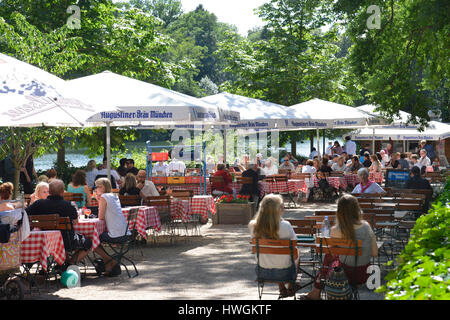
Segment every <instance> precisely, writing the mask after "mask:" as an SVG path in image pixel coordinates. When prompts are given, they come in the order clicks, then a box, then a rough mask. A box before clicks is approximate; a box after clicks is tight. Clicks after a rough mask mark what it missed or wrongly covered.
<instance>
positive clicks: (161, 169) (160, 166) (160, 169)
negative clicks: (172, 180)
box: [152, 161, 169, 177]
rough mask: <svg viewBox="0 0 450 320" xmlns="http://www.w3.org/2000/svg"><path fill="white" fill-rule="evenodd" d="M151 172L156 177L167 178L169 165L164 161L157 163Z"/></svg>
mask: <svg viewBox="0 0 450 320" xmlns="http://www.w3.org/2000/svg"><path fill="white" fill-rule="evenodd" d="M152 171H153V173H154V174H156V175H157V176H160V177H167V176H168V175H169V165H168V164H167V163H165V162H164V161H158V162H157V163H156V164H155V166H154V167H153V170H152Z"/></svg>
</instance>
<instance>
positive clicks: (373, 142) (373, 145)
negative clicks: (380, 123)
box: [372, 128, 376, 154]
mask: <svg viewBox="0 0 450 320" xmlns="http://www.w3.org/2000/svg"><path fill="white" fill-rule="evenodd" d="M375 153H376V152H375V128H372V154H375Z"/></svg>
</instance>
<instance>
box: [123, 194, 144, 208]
mask: <svg viewBox="0 0 450 320" xmlns="http://www.w3.org/2000/svg"><path fill="white" fill-rule="evenodd" d="M119 201H120V205H121V206H122V207H126V206H139V205H140V204H141V196H140V195H131V196H130V195H129V196H122V195H120V194H119Z"/></svg>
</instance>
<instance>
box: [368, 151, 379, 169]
mask: <svg viewBox="0 0 450 320" xmlns="http://www.w3.org/2000/svg"><path fill="white" fill-rule="evenodd" d="M370 160H371V161H372V164H371V165H370V167H369V173H376V172H381V162H380V161H379V160H378V158H377V156H376V155H374V154H372V155H371V156H370Z"/></svg>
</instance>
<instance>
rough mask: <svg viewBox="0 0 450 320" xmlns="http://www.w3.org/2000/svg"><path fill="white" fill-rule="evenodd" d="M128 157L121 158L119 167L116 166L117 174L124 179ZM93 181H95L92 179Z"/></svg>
mask: <svg viewBox="0 0 450 320" xmlns="http://www.w3.org/2000/svg"><path fill="white" fill-rule="evenodd" d="M127 161H128V159H127V158H122V159H120V160H119V167H118V168H117V173H118V174H119V176H120V178H121V179H124V180H125V176H126V175H127V171H128V167H127V166H128V163H127ZM94 182H95V181H94Z"/></svg>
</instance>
